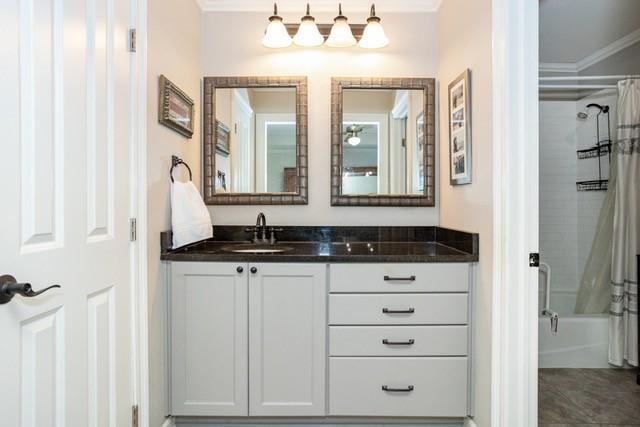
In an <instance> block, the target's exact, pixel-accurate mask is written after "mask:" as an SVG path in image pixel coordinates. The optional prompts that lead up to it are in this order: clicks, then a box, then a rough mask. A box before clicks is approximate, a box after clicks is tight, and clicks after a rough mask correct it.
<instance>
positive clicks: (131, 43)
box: [129, 28, 136, 52]
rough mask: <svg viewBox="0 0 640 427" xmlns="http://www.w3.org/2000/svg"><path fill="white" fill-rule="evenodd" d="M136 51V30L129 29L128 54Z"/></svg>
mask: <svg viewBox="0 0 640 427" xmlns="http://www.w3.org/2000/svg"><path fill="white" fill-rule="evenodd" d="M135 51H136V29H135V28H130V29H129V52H135Z"/></svg>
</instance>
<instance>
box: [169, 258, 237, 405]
mask: <svg viewBox="0 0 640 427" xmlns="http://www.w3.org/2000/svg"><path fill="white" fill-rule="evenodd" d="M241 265H242V264H238V263H222V262H218V263H209V262H206V263H205V262H174V263H172V264H171V286H170V289H171V291H170V292H171V297H170V301H169V304H170V307H171V310H170V319H171V320H170V324H171V338H170V342H171V376H170V378H171V412H172V414H173V415H193V416H205V415H228V416H241V415H247V408H248V394H247V384H248V378H249V372H248V358H247V357H248V355H249V351H248V333H249V330H248V320H249V319H248V313H249V312H248V307H247V298H248V288H249V283H248V272H247V267H246V266H244V265H243V268H242V271H239V270H238V267H239V266H241Z"/></svg>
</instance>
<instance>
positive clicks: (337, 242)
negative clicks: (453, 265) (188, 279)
mask: <svg viewBox="0 0 640 427" xmlns="http://www.w3.org/2000/svg"><path fill="white" fill-rule="evenodd" d="M279 227H280V226H279ZM282 228H284V231H282V232H280V233H278V234H277V235H278V237H279V239H280V240H279V241H278V243H277V246H283V247H288V248H291V249H290V250H288V251H286V252H279V253H271V254H255V253H234V252H229V251H228V250H225V249H224V248H226V247H229V246H233V245H237V244H243V243H244V244H246V243H249V240H246V239H247V233H246V232H245V231H244V229H245V227H239V226H214V238H212V239H208V240H205V241H202V242H198V243H194V244H192V245H188V246H185V247H183V248H179V249H176V250H170V249H168V247H169V246H170V242H171V233H170V232H164V233H162V236H161V245H162V254H161V259H162V260H164V261H195V262H207V261H209V262H214V261H221V262H321V263H367V262H368V263H379V262H397V263H403V262H408V263H411V262H476V261H478V234H475V233H466V232H462V231H456V230H450V229H445V228H441V227H295V226H291V227H287V226H284V227H282Z"/></svg>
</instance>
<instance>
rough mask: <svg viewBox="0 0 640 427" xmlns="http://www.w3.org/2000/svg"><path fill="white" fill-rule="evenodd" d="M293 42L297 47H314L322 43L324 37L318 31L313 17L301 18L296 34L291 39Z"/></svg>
mask: <svg viewBox="0 0 640 427" xmlns="http://www.w3.org/2000/svg"><path fill="white" fill-rule="evenodd" d="M293 42H294V43H295V44H297V45H298V46H304V47H315V46H320V45H321V44H322V43H324V37H322V34H320V31H318V27H317V26H316V22H315V20H314V19H313V17H310V16H305V17H304V18H302V22H301V23H300V27H298V32H297V33H296V35H295V36H294V37H293Z"/></svg>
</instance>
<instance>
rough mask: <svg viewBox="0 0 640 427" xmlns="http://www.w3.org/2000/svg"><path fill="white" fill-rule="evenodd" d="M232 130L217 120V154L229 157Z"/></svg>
mask: <svg viewBox="0 0 640 427" xmlns="http://www.w3.org/2000/svg"><path fill="white" fill-rule="evenodd" d="M230 135H231V129H229V127H228V126H227V125H225V124H224V123H222V122H221V121H219V120H216V153H218V154H220V155H222V156H225V157H229V153H230V151H229V141H230Z"/></svg>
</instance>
